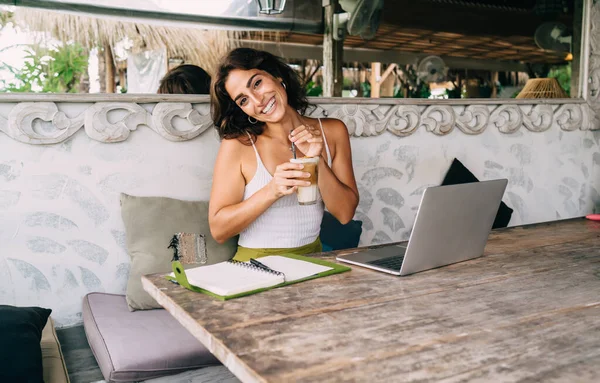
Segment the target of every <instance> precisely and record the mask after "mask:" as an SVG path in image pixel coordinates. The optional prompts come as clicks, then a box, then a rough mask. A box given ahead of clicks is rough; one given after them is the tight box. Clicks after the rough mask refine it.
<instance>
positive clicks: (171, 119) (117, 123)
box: [0, 68, 600, 144]
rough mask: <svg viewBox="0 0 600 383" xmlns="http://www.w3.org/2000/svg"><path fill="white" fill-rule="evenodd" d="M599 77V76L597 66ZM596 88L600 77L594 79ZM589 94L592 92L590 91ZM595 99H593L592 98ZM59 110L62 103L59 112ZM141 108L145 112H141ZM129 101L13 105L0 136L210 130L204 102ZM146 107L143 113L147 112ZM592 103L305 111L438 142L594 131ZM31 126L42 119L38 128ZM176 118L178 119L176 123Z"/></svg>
mask: <svg viewBox="0 0 600 383" xmlns="http://www.w3.org/2000/svg"><path fill="white" fill-rule="evenodd" d="M597 69H598V73H599V74H600V68H597ZM598 81H599V83H600V77H599V78H598ZM592 88H593V87H592ZM594 94H596V93H594ZM64 105H65V104H61V107H64ZM147 108H148V107H147ZM147 108H144V107H143V106H142V105H140V104H136V103H133V102H129V103H123V102H98V103H95V104H93V105H91V106H89V107H88V109H87V110H86V111H85V112H83V113H80V115H78V116H76V117H73V118H69V117H67V115H66V114H65V113H64V112H63V111H61V110H59V108H58V107H57V105H56V104H55V103H52V102H25V103H19V104H16V105H15V106H14V107H13V109H12V110H11V111H10V113H9V117H8V119H2V117H0V130H1V131H2V132H4V133H5V134H6V135H8V136H9V137H11V138H13V139H15V140H17V141H20V142H24V143H29V144H54V143H59V142H62V141H65V140H66V139H68V138H69V137H71V136H72V135H73V134H74V133H75V132H77V130H79V129H80V128H81V127H82V126H84V127H85V131H86V133H87V134H88V136H89V137H90V138H92V139H94V140H97V141H100V142H120V141H124V140H126V139H127V138H128V137H129V134H130V132H132V131H134V130H136V129H137V128H138V126H140V125H143V126H146V127H148V128H149V129H152V130H153V131H154V132H156V133H157V134H159V135H161V136H162V137H164V138H165V139H167V140H170V141H186V140H191V139H193V138H195V137H197V136H198V135H200V134H202V133H203V132H205V131H206V130H208V129H212V128H213V124H212V120H211V117H210V112H209V105H208V103H201V104H194V105H192V104H190V103H181V102H161V103H157V104H156V105H155V106H154V107H153V108H152V112H148V110H147ZM148 109H150V108H148ZM599 109H600V105H599V104H598V103H594V102H590V104H589V105H588V104H586V103H573V104H554V105H550V104H524V103H510V104H503V105H493V104H473V105H458V104H457V105H449V104H435V103H434V102H432V104H430V105H421V106H419V105H405V104H400V105H393V104H392V105H390V104H371V103H361V102H360V101H358V102H356V101H355V102H354V103H350V101H349V103H348V104H325V103H324V104H318V105H316V108H314V109H311V110H309V113H308V114H309V115H310V116H312V117H333V118H339V119H340V120H342V121H343V122H344V123H345V124H346V126H347V128H348V132H349V133H350V135H351V136H355V137H370V136H376V135H379V134H382V133H383V132H384V131H389V132H391V133H393V134H394V135H397V136H399V137H405V136H409V135H411V134H413V133H414V132H415V131H417V129H425V130H426V131H428V132H431V133H433V134H435V135H439V136H443V135H446V134H448V133H450V132H451V131H452V130H453V129H454V128H458V129H459V130H460V131H461V132H463V133H464V134H470V135H474V134H480V133H482V132H483V131H484V130H485V129H488V128H496V129H498V130H499V131H500V132H502V133H507V134H508V133H514V132H516V131H517V130H519V129H521V128H525V129H528V130H530V131H532V132H543V131H545V130H548V129H550V128H551V127H552V126H553V124H556V126H558V127H560V128H561V129H563V130H565V131H573V130H578V129H580V130H593V129H600V124H599V123H598V117H597V113H596V112H595V111H594V110H596V111H598V110H599ZM36 120H43V121H46V122H45V123H41V124H40V123H38V122H37V121H36ZM176 120H178V121H176Z"/></svg>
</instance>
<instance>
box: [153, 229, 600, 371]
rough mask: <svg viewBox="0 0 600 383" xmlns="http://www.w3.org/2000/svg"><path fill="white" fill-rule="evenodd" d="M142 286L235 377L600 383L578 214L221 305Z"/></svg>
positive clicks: (590, 234) (597, 333) (597, 261)
mask: <svg viewBox="0 0 600 383" xmlns="http://www.w3.org/2000/svg"><path fill="white" fill-rule="evenodd" d="M434 235H435V233H432V236H434ZM320 256H323V257H325V258H328V259H333V258H334V254H332V253H323V254H321V255H320ZM143 284H144V288H145V289H146V290H147V291H148V292H149V293H150V294H151V295H152V296H153V297H154V298H156V300H157V301H158V302H159V303H160V304H161V305H163V306H164V307H165V308H166V309H167V310H168V311H169V312H170V313H171V314H172V315H173V316H174V317H175V318H177V320H179V321H180V322H181V323H182V324H183V325H184V326H185V327H186V328H187V329H188V330H189V331H190V332H191V333H192V334H193V335H194V336H195V337H196V338H198V339H199V340H200V341H201V342H202V343H203V344H204V345H205V346H206V347H207V348H208V349H209V350H210V351H211V352H213V353H214V354H215V355H216V356H217V357H218V358H219V360H221V362H223V364H224V365H225V366H227V367H228V368H229V369H230V370H231V371H232V372H233V373H234V374H235V375H236V376H237V377H238V378H240V379H241V380H242V381H244V382H291V381H293V382H316V381H319V382H323V381H325V382H338V381H362V382H387V381H394V382H398V381H448V382H458V381H469V382H472V381H475V382H492V381H493V382H500V381H502V382H505V381H543V382H559V381H560V382H584V381H586V382H599V381H600V223H595V222H591V221H587V220H584V219H575V220H568V221H559V222H552V223H545V224H537V225H532V226H525V227H516V228H510V229H503V230H499V231H494V232H493V233H492V234H491V235H490V239H489V242H488V245H487V247H486V250H485V256H484V257H481V258H477V259H474V260H470V261H467V262H463V263H458V264H454V265H450V266H446V267H443V268H439V269H435V270H430V271H426V272H422V273H418V274H413V275H411V276H407V277H396V276H392V275H388V274H384V273H380V272H376V271H372V270H368V269H363V268H360V267H353V269H352V271H350V272H347V273H343V274H338V275H333V276H329V277H326V278H320V279H316V280H312V281H307V282H303V283H299V284H296V285H292V286H287V287H284V288H279V289H274V290H271V291H267V292H263V293H260V294H256V295H252V296H249V297H245V298H240V299H235V300H231V301H227V302H221V301H218V300H215V299H213V298H211V297H209V296H207V295H204V294H197V293H193V292H190V291H187V290H185V289H183V288H182V287H180V286H177V285H175V284H173V283H170V282H168V281H166V280H165V279H164V278H163V277H162V276H161V275H157V274H155V275H150V276H146V277H144V278H143Z"/></svg>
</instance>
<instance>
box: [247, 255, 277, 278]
mask: <svg viewBox="0 0 600 383" xmlns="http://www.w3.org/2000/svg"><path fill="white" fill-rule="evenodd" d="M250 263H251V264H253V265H254V266H256V267H260V268H261V269H263V270H266V271H270V272H273V273H275V274H279V275H283V277H284V278H285V274H284V273H282V272H281V271H277V270H273V269H272V268H270V267H269V266H267V265H265V264H264V263H261V262H259V261H257V260H256V259H254V258H250Z"/></svg>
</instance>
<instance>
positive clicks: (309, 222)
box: [238, 119, 331, 249]
mask: <svg viewBox="0 0 600 383" xmlns="http://www.w3.org/2000/svg"><path fill="white" fill-rule="evenodd" d="M319 125H320V127H321V133H322V134H323V144H324V145H325V151H326V152H327V163H328V164H329V166H330V167H331V153H330V152H329V145H327V138H325V131H324V130H323V124H322V123H321V119H319ZM252 147H253V148H254V152H255V153H256V173H255V174H254V177H252V179H251V180H250V182H248V184H247V185H246V188H245V189H244V200H247V199H248V198H250V197H251V196H252V195H253V194H254V193H256V192H257V191H258V190H260V189H262V188H263V187H265V185H267V184H268V183H269V182H270V181H271V180H272V179H273V176H272V175H271V174H270V173H269V171H268V170H267V168H266V167H265V165H264V164H263V162H262V160H261V158H260V155H259V154H258V150H257V149H256V146H255V145H254V142H252ZM324 209H325V206H324V204H323V200H322V199H321V194H320V193H319V195H318V197H317V203H316V204H314V205H300V204H298V197H296V193H293V194H290V195H286V196H283V197H281V198H279V199H278V200H277V201H276V202H275V203H274V204H273V205H271V206H270V207H269V208H268V209H267V210H266V211H265V212H264V213H262V214H261V215H260V216H259V217H258V218H257V219H256V220H255V221H254V222H252V223H251V224H250V225H248V227H246V229H244V230H243V231H242V232H241V233H240V237H239V240H238V245H240V246H243V247H247V248H251V249H265V248H292V247H300V246H304V245H308V244H309V243H312V242H314V241H315V240H316V239H317V237H318V236H319V231H320V229H321V221H322V220H323V211H324Z"/></svg>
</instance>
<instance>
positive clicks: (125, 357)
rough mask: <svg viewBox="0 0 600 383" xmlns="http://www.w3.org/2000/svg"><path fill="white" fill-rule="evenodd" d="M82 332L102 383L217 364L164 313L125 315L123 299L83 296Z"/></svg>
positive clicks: (128, 380)
mask: <svg viewBox="0 0 600 383" xmlns="http://www.w3.org/2000/svg"><path fill="white" fill-rule="evenodd" d="M83 326H84V330H85V334H86V337H87V340H88V343H89V345H90V348H91V349H92V352H93V353H94V356H95V357H96V361H97V362H98V366H99V367H100V370H101V371H102V375H103V376H104V379H105V380H106V381H107V382H134V381H140V380H146V379H152V378H157V377H161V376H166V375H172V374H177V373H180V372H183V371H186V370H191V369H198V368H202V367H206V366H211V365H219V364H220V362H219V361H218V360H217V359H216V358H215V357H214V356H213V355H212V354H211V353H210V352H209V351H208V350H207V349H206V348H205V347H204V346H203V345H202V344H201V343H200V342H199V341H198V340H197V339H196V338H194V337H193V336H192V335H191V334H190V333H189V332H188V331H187V330H186V329H185V328H184V327H183V326H181V324H179V322H177V321H176V320H175V319H174V318H173V317H172V316H171V314H169V313H168V312H167V311H166V310H163V309H156V310H143V311H133V312H132V311H129V309H128V307H127V302H126V300H125V295H116V294H106V293H90V294H87V295H86V296H85V297H84V299H83Z"/></svg>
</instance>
